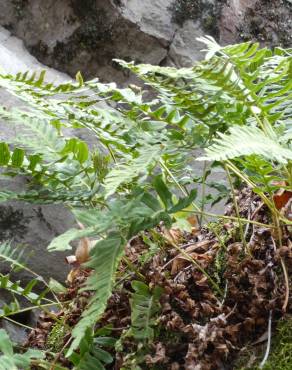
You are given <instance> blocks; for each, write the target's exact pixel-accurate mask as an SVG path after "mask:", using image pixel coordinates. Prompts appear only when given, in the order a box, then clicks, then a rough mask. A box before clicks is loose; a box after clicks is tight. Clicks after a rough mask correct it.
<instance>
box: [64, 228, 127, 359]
mask: <svg viewBox="0 0 292 370" xmlns="http://www.w3.org/2000/svg"><path fill="white" fill-rule="evenodd" d="M124 244H125V241H124V240H123V239H121V237H120V235H118V234H110V235H109V236H108V237H107V238H106V239H104V240H100V241H99V242H97V243H96V245H95V246H94V248H93V249H92V250H91V252H90V256H91V257H90V260H89V261H88V262H87V263H86V264H85V266H86V267H89V268H92V269H94V271H95V272H94V274H91V275H90V276H89V278H88V280H87V282H86V285H85V287H84V288H83V289H82V290H92V291H94V295H93V297H92V298H91V299H90V302H89V304H88V307H87V308H86V309H85V310H84V311H83V313H82V316H81V320H80V321H79V322H78V323H77V325H76V326H75V327H74V329H73V331H72V336H73V338H74V340H73V342H72V344H71V346H70V349H69V351H68V353H67V355H66V356H67V357H69V356H71V355H72V353H73V351H74V350H76V349H77V348H78V346H79V345H80V343H81V341H82V339H83V338H84V336H85V335H86V332H87V330H88V329H89V328H91V327H93V326H94V324H95V322H96V321H97V320H98V319H99V318H100V316H101V315H102V313H103V312H104V310H105V308H106V305H107V301H108V299H109V297H110V295H111V291H112V287H113V283H114V278H115V273H116V269H117V267H118V264H119V261H120V258H121V256H122V253H123V249H124V248H123V247H124Z"/></svg>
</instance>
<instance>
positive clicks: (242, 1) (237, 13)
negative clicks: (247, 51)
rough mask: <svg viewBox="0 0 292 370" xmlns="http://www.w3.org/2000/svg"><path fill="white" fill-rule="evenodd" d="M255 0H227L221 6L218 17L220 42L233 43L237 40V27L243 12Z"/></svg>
mask: <svg viewBox="0 0 292 370" xmlns="http://www.w3.org/2000/svg"><path fill="white" fill-rule="evenodd" d="M255 3H256V0H228V1H227V2H226V4H225V5H224V6H223V9H222V15H221V18H220V24H219V27H220V42H221V43H222V44H234V43H236V42H238V36H239V28H240V25H241V23H242V22H243V20H244V15H245V12H246V11H247V9H248V8H249V7H253V6H254V4H255Z"/></svg>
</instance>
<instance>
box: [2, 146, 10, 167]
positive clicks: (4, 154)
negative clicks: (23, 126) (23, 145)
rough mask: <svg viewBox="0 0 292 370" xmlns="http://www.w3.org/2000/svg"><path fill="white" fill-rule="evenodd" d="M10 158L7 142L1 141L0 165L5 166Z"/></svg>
mask: <svg viewBox="0 0 292 370" xmlns="http://www.w3.org/2000/svg"><path fill="white" fill-rule="evenodd" d="M9 160H10V150H9V146H8V144H7V143H3V142H2V143H0V166H5V165H7V164H8V162H9Z"/></svg>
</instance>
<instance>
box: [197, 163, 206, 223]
mask: <svg viewBox="0 0 292 370" xmlns="http://www.w3.org/2000/svg"><path fill="white" fill-rule="evenodd" d="M206 173H207V161H204V168H203V183H202V194H201V212H202V213H201V215H200V218H199V225H200V227H201V226H202V221H203V216H204V210H205V191H206Z"/></svg>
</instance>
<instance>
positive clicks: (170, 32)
mask: <svg viewBox="0 0 292 370" xmlns="http://www.w3.org/2000/svg"><path fill="white" fill-rule="evenodd" d="M192 3H193V1H188V0H156V1H155V2H154V1H152V0H144V1H143V5H142V6H141V1H140V0H109V1H103V0H84V1H82V2H80V1H79V0H63V1H56V0H47V1H46V2H40V1H38V0H25V1H24V0H17V1H9V0H0V5H2V12H1V14H0V24H1V25H3V26H5V27H6V28H8V29H9V30H10V31H11V32H12V33H13V34H14V35H16V36H18V37H20V38H22V39H23V40H24V43H25V46H26V47H27V48H28V50H29V51H30V52H31V53H32V54H33V55H35V56H36V57H37V58H38V59H39V60H40V61H42V63H44V64H46V65H49V66H51V67H53V68H56V69H58V70H62V71H64V72H67V73H69V74H70V75H71V76H74V75H75V74H76V72H77V71H79V70H80V71H81V73H82V74H83V75H84V77H85V78H90V77H96V76H98V77H100V78H101V79H102V80H104V81H116V82H120V83H123V82H126V81H127V82H128V81H129V74H128V72H125V71H124V70H121V68H120V67H119V66H118V65H117V63H115V62H113V59H114V58H120V59H125V60H135V61H137V62H144V63H151V64H156V65H160V64H163V65H164V64H165V63H168V62H169V63H170V64H173V63H178V64H177V65H178V66H182V65H184V63H187V64H188V65H189V64H190V63H193V62H194V61H196V60H198V59H199V58H201V57H202V54H201V53H200V52H199V50H200V49H201V45H200V44H199V43H197V41H196V36H197V35H202V34H204V33H205V31H204V30H206V29H208V30H210V31H211V32H213V31H214V30H213V28H214V24H215V23H216V22H214V19H213V18H214V14H215V13H216V11H217V8H218V7H217V2H216V1H212V0H200V1H197V2H196V3H200V6H199V8H198V9H199V11H198V12H197V13H196V12H195V11H192V12H190V14H188V13H186V15H185V14H184V16H183V19H182V17H181V13H182V12H185V11H186V10H188V7H189V6H190V5H189V4H192ZM191 6H192V8H191V9H193V5H191ZM195 9H197V8H195ZM188 18H190V19H191V22H188V21H187V19H188ZM214 29H215V28H214ZM168 54H170V55H169V57H168Z"/></svg>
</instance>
